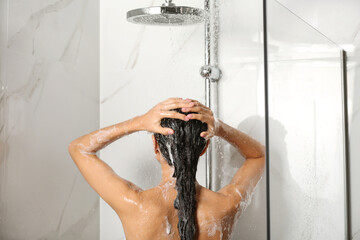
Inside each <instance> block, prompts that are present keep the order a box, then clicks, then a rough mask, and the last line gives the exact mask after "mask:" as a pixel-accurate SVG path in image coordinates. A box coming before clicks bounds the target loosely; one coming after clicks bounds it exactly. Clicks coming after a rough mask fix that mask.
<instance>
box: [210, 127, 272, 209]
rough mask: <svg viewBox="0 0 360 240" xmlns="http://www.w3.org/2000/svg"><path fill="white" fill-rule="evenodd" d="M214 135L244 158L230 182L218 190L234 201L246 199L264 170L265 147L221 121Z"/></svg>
mask: <svg viewBox="0 0 360 240" xmlns="http://www.w3.org/2000/svg"><path fill="white" fill-rule="evenodd" d="M216 136H219V137H221V138H223V139H224V140H226V141H227V142H229V143H230V144H232V145H233V146H234V147H235V148H236V149H237V150H238V151H239V152H240V154H241V155H242V156H243V157H244V158H245V159H246V160H245V162H244V163H243V165H242V166H241V167H240V168H239V170H238V171H237V172H236V174H235V176H234V177H233V178H232V180H231V182H230V183H229V184H228V185H227V186H225V187H223V188H222V189H220V190H219V192H220V193H224V194H225V195H232V196H233V198H234V200H235V201H236V202H237V201H241V200H243V199H247V197H248V196H249V194H251V193H252V192H253V190H254V188H255V186H256V184H257V183H258V182H259V180H260V178H261V176H262V174H263V172H264V168H265V147H264V146H263V145H262V144H261V143H259V142H258V141H256V140H255V139H253V138H251V137H250V136H248V135H246V134H245V133H243V132H241V131H239V130H237V129H235V128H233V127H231V126H229V125H227V124H225V123H223V122H221V121H219V127H218V129H217V131H216Z"/></svg>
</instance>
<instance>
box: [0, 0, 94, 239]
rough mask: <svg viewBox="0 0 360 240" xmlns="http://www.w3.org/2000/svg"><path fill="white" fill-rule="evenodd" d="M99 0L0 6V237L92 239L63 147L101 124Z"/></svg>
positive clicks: (86, 207) (90, 197)
mask: <svg viewBox="0 0 360 240" xmlns="http://www.w3.org/2000/svg"><path fill="white" fill-rule="evenodd" d="M98 5H99V1H87V0H79V1H53V0H46V1H39V0H34V1H10V0H1V1H0V60H1V62H0V74H1V75H0V83H1V86H0V239H4V240H8V239H17V240H35V239H66V240H79V239H87V240H89V239H93V240H97V239H98V235H99V198H98V196H97V194H96V193H95V192H94V191H93V190H92V189H91V188H90V187H89V185H88V184H87V183H86V181H85V180H84V179H83V178H82V176H81V174H80V172H79V171H78V169H77V168H76V166H75V164H74V163H73V161H72V160H71V158H70V156H69V154H68V150H67V148H68V144H69V143H70V142H71V141H72V140H74V139H75V138H76V137H79V136H81V135H83V134H85V133H87V132H90V131H92V130H95V129H97V128H98V126H99V104H98V99H99V94H98V85H99V55H98V46H99V37H98V36H99V23H98V16H99V14H98Z"/></svg>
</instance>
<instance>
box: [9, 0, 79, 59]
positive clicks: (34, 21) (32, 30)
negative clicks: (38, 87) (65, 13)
mask: <svg viewBox="0 0 360 240" xmlns="http://www.w3.org/2000/svg"><path fill="white" fill-rule="evenodd" d="M74 1H75V0H59V1H57V2H55V3H53V4H49V5H47V6H46V7H44V8H42V9H40V10H38V11H36V12H35V13H33V14H32V15H31V16H30V17H29V20H28V21H27V23H26V24H25V25H24V26H23V27H22V28H21V29H20V30H19V31H18V32H16V33H15V34H14V35H13V36H12V37H10V38H9V41H8V44H7V47H8V48H13V47H14V48H16V47H15V44H16V43H17V42H18V41H19V40H21V39H22V38H25V39H31V42H32V44H31V48H30V53H31V54H33V55H34V54H35V51H36V49H35V34H36V31H37V29H38V28H39V26H40V23H41V22H42V20H43V19H44V17H45V16H46V15H47V14H49V13H52V12H58V11H60V10H61V9H63V8H66V7H67V6H69V5H70V4H71V3H72V2H74Z"/></svg>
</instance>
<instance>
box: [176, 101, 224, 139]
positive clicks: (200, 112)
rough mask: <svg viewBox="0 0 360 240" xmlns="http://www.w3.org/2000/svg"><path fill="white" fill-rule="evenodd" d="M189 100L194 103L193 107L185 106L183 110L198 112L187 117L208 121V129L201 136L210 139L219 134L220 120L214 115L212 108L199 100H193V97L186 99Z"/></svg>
mask: <svg viewBox="0 0 360 240" xmlns="http://www.w3.org/2000/svg"><path fill="white" fill-rule="evenodd" d="M186 101H187V102H189V103H194V106H193V107H189V108H187V107H185V108H183V109H182V111H183V112H196V114H195V113H192V114H189V115H187V117H188V118H189V119H197V120H200V121H202V122H204V123H207V125H208V130H207V131H205V132H202V133H200V136H201V137H203V138H206V139H210V138H212V137H213V136H215V135H217V134H218V130H219V122H218V121H217V119H216V118H215V117H214V114H213V112H212V111H211V109H210V108H208V107H207V106H205V105H203V104H202V103H200V102H199V101H197V100H193V99H186Z"/></svg>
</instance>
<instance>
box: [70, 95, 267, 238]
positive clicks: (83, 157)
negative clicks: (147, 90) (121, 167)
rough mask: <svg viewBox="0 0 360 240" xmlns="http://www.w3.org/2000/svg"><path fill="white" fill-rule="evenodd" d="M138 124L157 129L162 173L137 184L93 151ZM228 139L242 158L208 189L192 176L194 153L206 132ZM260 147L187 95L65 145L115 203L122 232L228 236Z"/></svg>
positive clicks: (251, 182) (253, 176) (257, 165)
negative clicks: (153, 181) (227, 178)
mask: <svg viewBox="0 0 360 240" xmlns="http://www.w3.org/2000/svg"><path fill="white" fill-rule="evenodd" d="M136 131H148V132H152V133H154V135H152V140H153V144H154V152H155V155H156V159H157V160H158V161H159V163H160V164H161V169H162V180H161V182H160V184H159V185H158V186H157V187H155V188H152V189H149V190H142V189H141V188H139V187H137V186H136V185H134V184H133V183H131V182H129V181H127V180H125V179H123V178H121V177H119V176H118V175H117V174H116V173H115V172H114V171H113V170H112V169H111V168H110V167H109V166H108V165H107V164H106V163H105V162H104V161H102V160H101V159H99V158H98V157H97V156H96V152H97V151H99V150H100V149H102V148H104V147H106V146H107V145H108V144H110V143H112V142H114V141H115V140H117V139H119V138H121V137H124V136H125V135H128V134H131V133H134V132H136ZM213 136H218V137H221V138H223V139H225V140H226V141H228V142H229V143H231V144H232V145H233V146H234V147H235V148H236V149H237V150H238V151H239V152H240V153H241V154H242V155H243V156H244V157H245V158H246V161H245V162H244V164H243V165H242V166H241V168H240V169H239V170H238V171H237V173H236V174H235V176H234V177H233V179H232V181H231V182H230V184H228V185H227V186H225V187H223V188H222V189H220V190H219V191H218V192H213V191H211V190H209V189H206V188H204V187H202V186H201V185H200V184H199V183H198V182H197V181H196V178H195V175H196V170H197V163H198V160H199V157H200V156H201V155H202V154H204V153H205V151H206V149H207V146H208V144H209V141H210V138H211V137H213ZM264 149H265V148H264V146H263V145H261V144H260V143H259V142H257V141H256V140H254V139H252V138H251V137H249V136H247V135H246V134H244V133H242V132H241V131H239V130H237V129H235V128H232V127H230V126H228V125H226V124H225V123H223V122H222V121H216V120H215V119H214V116H213V113H212V111H211V110H210V109H209V108H207V107H206V106H204V105H203V104H201V103H200V102H198V101H195V100H191V99H185V100H184V99H181V98H170V99H167V100H165V101H163V102H161V103H159V104H157V105H156V106H155V107H153V108H152V109H151V110H150V111H148V112H147V113H145V114H144V115H141V116H137V117H134V118H132V119H130V120H127V121H125V122H121V123H118V124H115V125H112V126H109V127H105V128H103V129H100V130H97V131H95V132H92V133H89V134H87V135H85V136H82V137H80V138H78V139H76V140H74V141H73V142H71V144H70V145H69V152H70V155H71V157H72V159H73V160H74V162H75V163H76V165H77V167H78V168H79V170H80V172H81V174H82V175H83V176H84V178H85V179H86V180H87V182H88V183H89V184H90V186H91V187H92V188H93V189H94V190H95V191H96V192H97V193H98V194H99V195H100V196H101V197H102V198H103V199H104V200H105V201H106V202H107V203H108V204H109V205H110V206H111V207H112V208H113V209H114V210H115V212H116V213H117V214H118V216H119V218H120V220H121V222H122V224H123V228H124V231H125V235H126V239H127V240H133V239H139V240H155V239H156V240H160V239H181V240H193V239H200V240H202V239H229V238H230V235H231V232H232V227H233V225H234V222H235V220H236V219H237V218H238V217H239V216H240V214H241V211H242V207H243V206H244V205H245V204H244V201H245V200H246V199H247V197H248V196H249V194H251V192H252V191H253V189H254V187H255V186H256V184H257V183H258V181H259V180H260V178H261V176H262V174H263V171H264V166H265V157H264Z"/></svg>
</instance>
